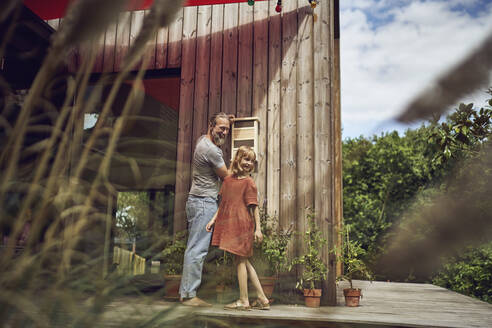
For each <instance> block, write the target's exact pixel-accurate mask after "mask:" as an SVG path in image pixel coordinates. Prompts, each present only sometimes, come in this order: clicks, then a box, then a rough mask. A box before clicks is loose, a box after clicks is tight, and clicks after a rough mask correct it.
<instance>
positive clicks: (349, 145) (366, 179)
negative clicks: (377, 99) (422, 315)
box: [343, 89, 492, 297]
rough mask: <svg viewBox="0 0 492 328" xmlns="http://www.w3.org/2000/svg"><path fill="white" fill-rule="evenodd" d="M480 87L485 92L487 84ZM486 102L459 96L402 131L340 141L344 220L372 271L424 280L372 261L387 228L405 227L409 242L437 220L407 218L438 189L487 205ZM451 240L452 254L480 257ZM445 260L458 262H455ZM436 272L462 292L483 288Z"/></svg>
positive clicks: (487, 209) (491, 176)
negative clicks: (453, 104)
mask: <svg viewBox="0 0 492 328" xmlns="http://www.w3.org/2000/svg"><path fill="white" fill-rule="evenodd" d="M487 93H488V94H490V95H491V96H492V89H489V90H488V91H487ZM491 106H492V99H490V100H488V101H487V105H486V106H484V107H483V108H480V109H477V108H475V107H474V106H473V104H460V105H459V106H458V108H456V109H455V110H454V111H453V112H452V113H450V114H449V115H448V116H447V117H446V118H445V119H440V118H439V117H435V118H434V119H433V120H431V121H429V122H427V123H426V124H423V125H422V126H420V127H419V128H416V129H413V130H411V129H409V130H407V131H406V132H405V133H404V134H403V136H400V135H399V134H398V133H397V132H396V131H395V132H391V133H386V134H382V135H380V136H373V137H371V138H365V137H362V136H361V137H359V138H354V139H346V140H345V141H344V142H343V186H344V190H343V193H344V194H343V197H344V208H343V210H344V222H345V224H346V225H349V226H350V227H351V231H350V238H351V239H352V240H354V241H355V242H357V243H360V245H361V247H362V248H363V249H364V250H365V252H366V254H365V256H363V260H364V261H365V262H366V263H367V264H368V265H369V267H370V268H372V269H374V272H375V275H376V279H381V280H405V281H430V280H431V275H429V274H427V275H415V273H414V271H413V270H412V269H409V270H408V272H407V274H406V276H405V277H402V276H392V275H391V273H390V272H389V271H388V272H387V271H385V269H384V268H380V267H379V268H376V262H377V260H378V258H379V257H381V255H384V254H385V253H386V251H387V247H388V240H389V239H390V238H392V237H393V235H394V234H395V233H397V232H396V229H395V228H397V227H398V228H399V229H400V231H399V232H398V233H401V229H403V230H405V229H406V228H405V227H412V229H413V230H412V232H413V234H414V235H413V236H412V237H411V238H412V239H413V242H414V243H416V244H418V243H419V241H421V240H424V239H425V238H426V237H427V236H428V235H429V232H431V231H432V232H433V233H435V231H436V229H442V228H443V227H439V226H437V227H436V226H432V224H431V223H429V224H423V225H419V226H418V227H416V229H415V225H416V224H415V222H413V221H414V220H415V215H414V214H415V213H417V212H418V211H419V210H421V209H423V208H426V207H429V206H431V205H432V204H434V202H435V200H436V199H437V198H438V197H441V198H442V197H447V195H454V196H456V195H458V196H459V195H463V196H465V195H469V196H470V199H472V202H473V204H471V205H470V206H474V208H478V209H480V210H482V211H483V212H484V213H492V202H491V201H490V195H488V196H487V195H484V192H485V191H486V190H487V189H486V187H487V184H488V183H490V181H492V168H491V167H490V165H489V163H488V162H489V160H488V157H487V156H485V154H487V153H486V151H484V148H485V147H487V145H489V144H490V142H491V140H490V136H491V135H492V107H491ZM477 181H478V182H477ZM474 195H477V196H476V197H474ZM454 196H453V197H454ZM463 224H465V225H466V219H464V220H463ZM407 230H408V229H407ZM484 230H485V228H484ZM443 238H445V237H443ZM478 238H480V240H479V242H481V243H485V242H487V241H490V236H488V238H487V236H485V237H484V236H477V239H478ZM470 243H471V241H470ZM458 246H461V245H457V247H456V249H453V250H452V251H454V253H455V255H456V259H466V260H469V261H471V262H473V260H472V258H475V257H477V259H476V260H477V261H480V260H479V259H478V256H479V254H482V255H483V254H484V253H483V252H480V251H479V249H475V250H474V251H470V250H467V251H463V250H462V249H460V248H459V247H458ZM463 252H464V253H463ZM482 258H483V256H482ZM436 261H437V262H438V260H436ZM450 263H451V262H450ZM456 263H458V262H456ZM414 265H418V263H415V264H414ZM451 265H452V264H445V269H444V270H448V271H449V270H451ZM453 268H454V270H458V268H463V270H465V267H464V266H461V267H459V266H457V265H456V264H455V265H454V266H453ZM470 272H472V271H468V273H470ZM456 274H457V273H456ZM463 274H464V273H463ZM457 275H458V274H457ZM437 276H438V277H441V278H440V279H441V280H439V284H440V285H446V286H450V288H452V289H454V290H457V291H465V290H466V292H467V293H468V294H469V295H476V296H477V297H481V296H480V295H482V294H483V293H486V292H487V291H488V290H485V291H484V290H483V288H482V287H478V288H479V289H480V291H477V290H475V289H474V288H471V287H470V288H468V287H467V288H462V287H460V286H458V285H456V284H454V283H453V282H452V279H451V276H452V274H450V275H444V274H443V275H437ZM446 277H447V278H449V279H451V280H450V282H449V283H446V282H445V279H447V278H446ZM476 279H477V280H476V281H477V284H478V282H479V281H484V280H485V278H483V279H482V278H479V277H478V276H477V277H476ZM470 281H475V280H470ZM464 284H465V282H464ZM479 285H480V284H478V285H477V286H479ZM477 286H476V287H477Z"/></svg>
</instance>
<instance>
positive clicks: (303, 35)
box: [296, 0, 314, 254]
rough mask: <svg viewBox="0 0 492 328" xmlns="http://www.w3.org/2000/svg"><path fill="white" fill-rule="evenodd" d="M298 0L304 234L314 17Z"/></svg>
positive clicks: (310, 182) (309, 188) (309, 204)
mask: <svg viewBox="0 0 492 328" xmlns="http://www.w3.org/2000/svg"><path fill="white" fill-rule="evenodd" d="M304 4H305V1H304V0H298V6H299V14H298V20H299V29H298V42H299V47H298V49H299V51H298V64H297V76H298V80H297V100H298V101H297V126H298V129H297V222H296V223H297V227H296V229H297V231H298V232H299V233H300V236H303V235H304V232H305V231H306V215H307V214H308V213H307V211H309V210H308V208H309V209H310V210H313V209H314V199H313V191H314V164H313V160H314V159H313V157H314V156H313V155H314V154H313V150H314V138H313V128H314V125H313V86H314V83H313V77H314V75H313V67H314V65H313V60H312V59H313V54H314V53H313V51H314V50H313V16H312V15H309V13H310V11H311V8H310V7H306V6H304ZM299 242H300V243H299V246H298V247H297V251H298V252H299V253H301V254H302V252H303V251H304V243H302V238H301V240H300V241H299Z"/></svg>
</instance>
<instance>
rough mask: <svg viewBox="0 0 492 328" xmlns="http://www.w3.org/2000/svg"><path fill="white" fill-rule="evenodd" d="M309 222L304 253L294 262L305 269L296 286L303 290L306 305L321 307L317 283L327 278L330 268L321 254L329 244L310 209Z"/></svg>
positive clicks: (304, 238) (305, 235)
mask: <svg viewBox="0 0 492 328" xmlns="http://www.w3.org/2000/svg"><path fill="white" fill-rule="evenodd" d="M307 223H308V229H307V230H306V232H305V233H304V235H303V241H304V244H305V251H304V254H303V255H302V256H299V257H296V258H294V260H293V261H292V264H293V265H294V264H299V265H302V268H303V271H302V274H301V277H300V278H299V280H298V281H297V284H296V288H297V289H300V290H302V291H303V293H304V300H305V303H306V306H308V307H319V305H320V299H321V289H318V288H316V285H317V284H318V283H319V282H321V281H323V280H325V279H326V276H327V274H328V268H327V266H326V265H325V263H323V260H322V259H321V256H320V252H321V249H322V247H323V246H324V245H326V244H327V240H326V239H325V238H323V236H322V234H321V231H320V230H319V228H318V225H317V224H316V220H315V214H314V212H313V211H312V210H308V214H307Z"/></svg>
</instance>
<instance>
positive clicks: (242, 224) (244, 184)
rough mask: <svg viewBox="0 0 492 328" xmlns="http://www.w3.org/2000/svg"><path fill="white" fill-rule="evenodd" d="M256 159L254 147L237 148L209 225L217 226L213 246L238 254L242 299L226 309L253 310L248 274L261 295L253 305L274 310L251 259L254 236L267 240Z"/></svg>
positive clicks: (208, 229) (260, 239)
mask: <svg viewBox="0 0 492 328" xmlns="http://www.w3.org/2000/svg"><path fill="white" fill-rule="evenodd" d="M255 160H256V155H255V152H254V151H253V150H252V149H251V148H249V147H246V146H241V147H240V148H239V149H238V150H237V153H236V156H235V157H234V160H233V162H232V165H231V171H232V175H229V176H227V177H226V178H225V179H224V182H223V183H222V188H221V189H220V193H219V195H220V196H221V201H220V206H219V209H218V211H217V212H216V213H215V215H214V217H213V218H212V220H210V222H209V223H208V224H207V227H206V229H207V231H209V232H210V231H212V227H213V226H214V225H215V228H214V233H213V236H212V245H213V246H219V248H220V249H223V250H225V251H228V252H229V253H232V254H234V255H236V256H235V264H236V266H237V277H238V280H239V300H237V301H235V302H233V303H231V304H228V305H226V306H225V307H224V308H225V309H235V310H250V309H251V306H250V305H249V300H248V275H249V278H250V280H251V282H252V283H253V286H254V287H255V289H256V291H257V294H258V299H257V300H256V301H255V302H254V306H253V307H254V308H256V309H261V310H269V309H270V304H269V302H268V299H267V298H266V296H265V293H264V292H263V289H262V288H261V285H260V281H259V280H258V275H257V274H256V271H255V269H254V268H253V266H252V265H251V263H250V262H249V260H248V258H249V257H251V256H252V255H253V239H255V240H257V241H258V242H261V241H262V240H263V234H262V233H261V227H260V214H259V211H258V199H257V189H256V185H255V183H254V181H253V179H252V178H251V177H250V176H249V173H250V172H251V171H253V169H254V163H255ZM252 216H253V217H254V221H253V218H252Z"/></svg>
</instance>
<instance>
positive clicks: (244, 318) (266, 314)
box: [105, 281, 492, 328]
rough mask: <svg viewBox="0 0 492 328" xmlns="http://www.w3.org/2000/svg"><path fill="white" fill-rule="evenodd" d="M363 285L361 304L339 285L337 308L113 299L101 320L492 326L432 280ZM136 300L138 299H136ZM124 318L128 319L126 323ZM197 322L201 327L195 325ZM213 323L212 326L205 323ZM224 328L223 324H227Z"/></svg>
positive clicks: (471, 303) (476, 308)
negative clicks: (241, 307)
mask: <svg viewBox="0 0 492 328" xmlns="http://www.w3.org/2000/svg"><path fill="white" fill-rule="evenodd" d="M356 285H357V287H360V288H362V289H363V294H364V297H363V299H362V300H361V306H359V307H357V308H349V307H345V306H344V305H343V302H344V301H343V293H342V292H341V288H343V287H344V286H343V285H342V286H339V287H338V288H339V290H338V293H337V294H338V295H339V296H338V306H336V307H321V308H319V309H311V308H306V307H305V306H304V305H280V304H278V305H272V309H271V310H270V311H260V310H253V311H248V312H245V311H228V310H223V309H222V305H214V306H213V307H212V308H205V309H199V310H193V312H192V313H190V309H189V308H187V307H184V306H181V305H176V303H174V304H173V303H172V302H164V301H159V302H154V303H152V304H151V305H145V306H138V305H137V304H136V303H133V302H128V301H125V302H121V303H120V302H116V303H114V304H113V306H112V307H111V308H112V309H111V310H110V311H108V312H107V314H106V315H107V316H108V320H107V321H106V320H105V322H107V323H109V322H111V323H113V324H114V325H115V326H117V325H118V321H119V320H125V321H126V320H127V319H125V315H123V313H125V314H126V315H128V314H129V313H130V312H129V309H130V308H133V309H134V310H137V309H138V313H139V314H140V315H150V314H155V313H157V312H158V311H160V310H164V309H166V308H169V307H172V306H174V308H173V309H172V311H169V313H168V314H167V319H168V320H170V319H178V321H179V320H180V319H179V318H190V317H192V314H193V317H195V318H196V320H197V323H199V322H200V321H201V320H206V319H218V320H220V321H225V322H226V323H234V324H238V325H240V326H241V327H243V326H244V327H257V326H263V327H463V328H465V327H466V328H470V327H492V305H491V304H488V303H485V302H481V301H478V300H476V299H473V298H470V297H467V296H463V295H460V294H457V293H454V292H451V291H448V290H446V289H444V288H441V287H437V286H434V285H430V284H411V283H390V282H373V283H369V282H365V281H360V282H359V281H357V282H356ZM135 301H136V300H135ZM126 322H127V321H126ZM198 326H200V325H198ZM207 326H208V327H213V326H214V325H210V324H209V325H207ZM226 326H227V325H226Z"/></svg>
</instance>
